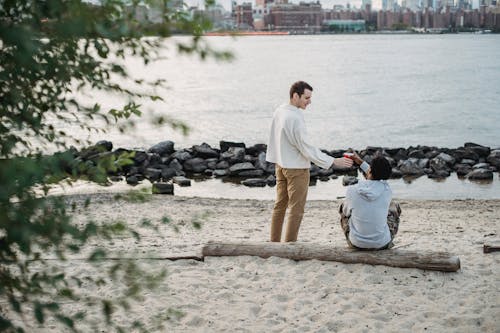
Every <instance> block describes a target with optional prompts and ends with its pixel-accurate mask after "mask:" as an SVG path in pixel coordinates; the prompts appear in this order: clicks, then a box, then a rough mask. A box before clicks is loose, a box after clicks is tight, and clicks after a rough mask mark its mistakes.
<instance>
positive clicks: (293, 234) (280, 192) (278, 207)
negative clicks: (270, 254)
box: [271, 164, 310, 242]
mask: <svg viewBox="0 0 500 333" xmlns="http://www.w3.org/2000/svg"><path fill="white" fill-rule="evenodd" d="M309 177H310V176H309V169H285V168H282V167H280V166H279V165H277V164H276V201H275V203H274V209H273V217H272V220H271V242H280V241H281V231H282V229H283V222H284V220H285V213H286V210H287V208H289V211H288V221H287V227H286V234H285V242H295V241H296V240H297V236H298V234H299V227H300V222H302V216H303V215H304V207H305V205H306V199H307V190H308V189H309Z"/></svg>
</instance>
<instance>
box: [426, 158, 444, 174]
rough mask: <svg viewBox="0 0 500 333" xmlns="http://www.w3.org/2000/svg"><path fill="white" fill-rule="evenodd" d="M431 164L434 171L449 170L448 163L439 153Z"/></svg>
mask: <svg viewBox="0 0 500 333" xmlns="http://www.w3.org/2000/svg"><path fill="white" fill-rule="evenodd" d="M429 166H430V168H431V169H432V170H433V171H434V172H438V171H447V170H448V164H447V163H446V161H445V160H443V159H442V158H440V157H439V155H438V156H437V157H435V158H433V159H432V160H430V161H429Z"/></svg>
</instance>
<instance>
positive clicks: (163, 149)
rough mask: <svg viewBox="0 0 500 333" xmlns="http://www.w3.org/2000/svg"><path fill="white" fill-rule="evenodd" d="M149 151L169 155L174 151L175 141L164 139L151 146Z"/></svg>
mask: <svg viewBox="0 0 500 333" xmlns="http://www.w3.org/2000/svg"><path fill="white" fill-rule="evenodd" d="M148 152H150V153H156V154H158V155H160V156H167V155H170V154H172V153H173V152H174V143H173V142H172V141H162V142H160V143H157V144H155V145H154V146H152V147H151V148H149V150H148Z"/></svg>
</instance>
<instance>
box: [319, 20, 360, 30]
mask: <svg viewBox="0 0 500 333" xmlns="http://www.w3.org/2000/svg"><path fill="white" fill-rule="evenodd" d="M323 27H324V30H326V31H331V32H361V31H365V30H366V23H365V20H325V21H323ZM325 28H326V29H325Z"/></svg>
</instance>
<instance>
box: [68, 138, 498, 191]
mask: <svg viewBox="0 0 500 333" xmlns="http://www.w3.org/2000/svg"><path fill="white" fill-rule="evenodd" d="M266 148H267V147H266V145H265V144H256V145H252V146H246V144H245V143H243V142H228V141H220V143H219V147H212V146H210V145H208V144H206V143H202V144H200V145H193V146H192V147H190V148H181V149H175V143H174V142H173V141H162V142H160V143H158V144H155V145H153V146H152V147H150V148H149V149H145V150H138V149H123V148H117V149H113V143H112V142H110V141H99V142H97V143H96V144H95V145H94V146H91V147H87V148H84V149H82V150H80V151H78V152H76V153H75V158H76V159H77V160H78V161H79V162H82V163H87V164H88V163H91V164H95V165H97V164H99V162H100V161H101V160H103V159H109V158H110V157H112V158H114V159H119V158H120V156H123V155H124V154H125V155H127V156H129V158H130V160H131V162H132V163H130V164H127V165H123V166H121V167H119V168H117V169H116V170H114V171H112V172H110V173H109V178H110V179H111V180H112V181H120V180H123V179H125V180H126V182H127V183H128V184H130V185H132V186H133V185H137V184H139V183H140V182H142V181H144V180H148V181H149V182H151V183H153V190H154V191H155V192H157V193H173V183H176V184H178V185H180V186H189V185H190V183H191V179H192V178H194V177H196V178H199V177H200V176H202V177H204V178H230V179H232V180H234V182H239V183H240V184H242V185H245V186H250V187H264V186H273V185H275V183H276V180H275V178H274V164H272V163H269V162H267V161H266ZM322 151H324V152H325V153H327V154H328V155H330V156H333V157H341V156H342V154H343V153H344V152H345V150H343V149H334V150H326V149H322ZM358 153H359V155H360V156H361V157H362V158H363V159H364V160H365V161H367V162H368V163H370V161H371V159H372V158H373V156H375V155H376V154H382V155H383V156H385V157H386V158H387V159H388V160H389V162H390V163H391V166H392V176H391V178H402V177H413V178H417V177H422V176H426V177H429V178H446V177H449V176H450V174H451V173H453V172H455V173H456V174H457V175H458V176H459V177H464V178H467V179H471V180H486V181H488V180H492V179H493V177H494V173H498V171H499V170H500V148H490V147H485V146H482V145H478V144H475V143H470V142H469V143H465V144H464V145H463V146H461V147H458V148H438V147H431V146H416V147H408V148H385V147H366V148H365V149H363V150H361V151H359V152H358ZM310 173H311V180H312V181H315V180H317V179H320V180H323V181H327V180H329V179H336V178H338V177H339V176H340V175H344V176H346V177H344V180H345V182H344V183H345V185H348V184H352V183H355V182H356V181H357V180H356V179H357V178H356V177H357V175H358V172H357V168H356V167H352V168H348V169H340V168H336V167H331V168H329V169H326V170H325V169H321V168H319V167H317V166H315V165H314V164H311V169H310Z"/></svg>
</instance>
